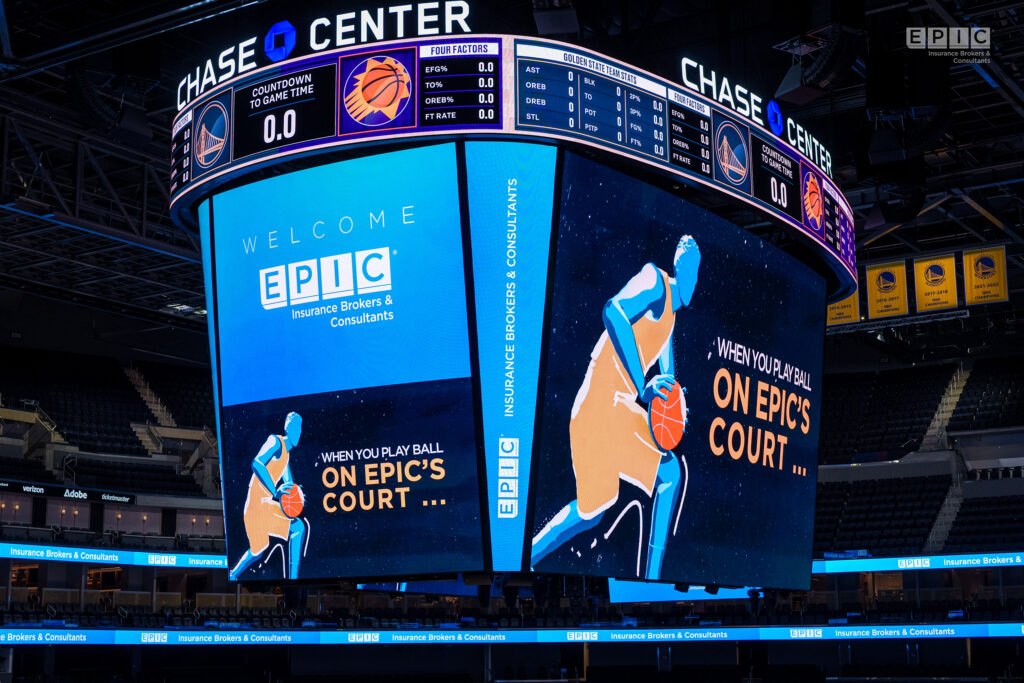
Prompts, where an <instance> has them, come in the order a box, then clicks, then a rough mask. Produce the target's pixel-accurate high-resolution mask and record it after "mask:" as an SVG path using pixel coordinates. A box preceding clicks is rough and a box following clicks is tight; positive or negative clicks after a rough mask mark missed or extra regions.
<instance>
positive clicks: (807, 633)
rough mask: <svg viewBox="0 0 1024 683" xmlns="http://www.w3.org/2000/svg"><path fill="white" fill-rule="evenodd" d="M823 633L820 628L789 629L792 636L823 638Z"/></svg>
mask: <svg viewBox="0 0 1024 683" xmlns="http://www.w3.org/2000/svg"><path fill="white" fill-rule="evenodd" d="M821 636H822V633H821V629H820V628H791V629H789V637H790V638H821Z"/></svg>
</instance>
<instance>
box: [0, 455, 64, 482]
mask: <svg viewBox="0 0 1024 683" xmlns="http://www.w3.org/2000/svg"><path fill="white" fill-rule="evenodd" d="M0 479H12V480H14V481H26V482H32V483H37V484H50V483H53V482H55V481H56V479H55V478H54V477H53V475H51V474H50V472H49V471H48V470H47V469H46V466H45V465H44V464H43V461H42V460H38V459H35V458H32V459H26V458H0Z"/></svg>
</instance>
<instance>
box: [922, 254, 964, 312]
mask: <svg viewBox="0 0 1024 683" xmlns="http://www.w3.org/2000/svg"><path fill="white" fill-rule="evenodd" d="M914 299H915V301H916V303H917V312H918V313H926V312H928V311H941V310H944V309H946V308H956V307H957V306H958V305H959V301H958V300H957V295H956V255H955V254H943V255H942V256H933V257H931V258H919V259H914Z"/></svg>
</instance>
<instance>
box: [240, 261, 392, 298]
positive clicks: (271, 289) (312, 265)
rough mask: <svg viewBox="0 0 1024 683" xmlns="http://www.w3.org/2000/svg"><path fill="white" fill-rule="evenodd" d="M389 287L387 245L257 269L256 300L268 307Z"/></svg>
mask: <svg viewBox="0 0 1024 683" xmlns="http://www.w3.org/2000/svg"><path fill="white" fill-rule="evenodd" d="M353 256H354V257H355V264H354V265H353ZM390 289H391V257H390V251H389V249H388V248H387V247H383V248H381V249H368V250H366V251H357V252H355V253H354V254H352V253H348V254H336V255H334V256H324V257H323V258H321V259H319V260H317V259H309V260H308V261H296V262H295V263H289V264H286V265H283V266H274V267H273V268H264V269H263V270H261V271H260V303H262V304H263V308H265V309H267V310H268V311H269V310H270V309H272V308H281V307H282V306H285V305H290V306H296V305H298V304H308V303H312V302H314V301H319V300H320V299H323V300H325V301H326V300H327V299H340V298H341V297H346V296H352V295H353V294H356V293H359V294H368V293H370V292H386V291H388V290H390Z"/></svg>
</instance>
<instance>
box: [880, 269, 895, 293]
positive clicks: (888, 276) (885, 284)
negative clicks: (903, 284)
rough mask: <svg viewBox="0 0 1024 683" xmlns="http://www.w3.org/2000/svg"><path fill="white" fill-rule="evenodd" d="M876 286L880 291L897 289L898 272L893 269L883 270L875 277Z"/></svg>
mask: <svg viewBox="0 0 1024 683" xmlns="http://www.w3.org/2000/svg"><path fill="white" fill-rule="evenodd" d="M875 286H876V287H878V291H880V292H891V291H892V290H894V289H896V273H894V272H892V271H891V270H883V271H882V272H881V273H879V274H878V277H876V278H875Z"/></svg>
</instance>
